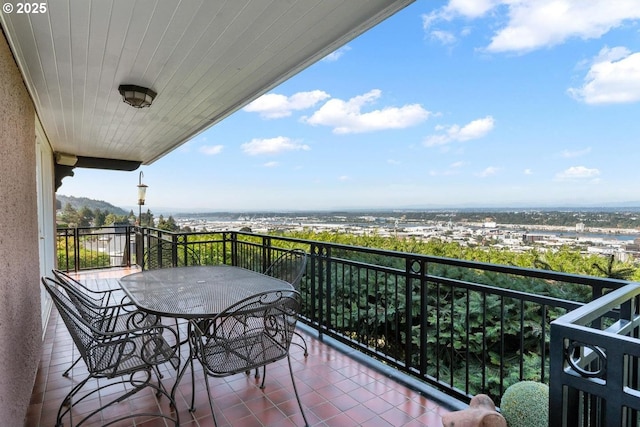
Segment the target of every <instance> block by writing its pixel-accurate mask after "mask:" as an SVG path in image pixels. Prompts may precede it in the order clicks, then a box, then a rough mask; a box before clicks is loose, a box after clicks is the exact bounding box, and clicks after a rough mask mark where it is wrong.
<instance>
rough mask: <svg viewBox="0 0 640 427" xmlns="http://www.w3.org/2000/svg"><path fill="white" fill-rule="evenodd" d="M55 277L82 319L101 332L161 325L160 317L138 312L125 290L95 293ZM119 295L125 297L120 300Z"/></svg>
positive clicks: (57, 274)
mask: <svg viewBox="0 0 640 427" xmlns="http://www.w3.org/2000/svg"><path fill="white" fill-rule="evenodd" d="M53 275H54V277H55V278H56V279H55V282H56V284H57V285H58V286H59V287H62V288H64V290H65V291H66V293H67V296H68V297H69V299H70V300H71V302H72V303H73V304H74V305H75V306H76V309H77V310H78V312H79V313H80V315H81V316H82V318H83V319H84V320H85V321H87V322H88V323H89V324H90V325H91V326H93V327H94V328H96V329H98V330H99V331H101V332H107V333H111V332H119V331H126V330H128V329H132V328H138V327H146V326H154V325H157V324H159V323H160V318H159V317H158V316H155V315H153V314H148V313H145V312H143V311H140V310H138V308H137V307H136V306H135V305H134V304H133V303H132V302H131V301H130V300H129V299H128V298H126V296H125V294H124V292H123V291H122V290H121V289H109V290H106V291H95V290H92V289H89V288H87V287H86V286H84V285H83V284H82V283H81V282H79V281H77V280H75V279H74V278H72V277H70V276H69V275H67V274H65V273H63V272H61V271H59V270H53ZM47 280H54V279H52V278H48V279H47ZM118 291H119V293H121V294H122V296H116V295H117V294H118ZM118 301H120V302H118ZM81 360H82V357H79V358H78V359H76V360H75V361H74V362H73V363H72V364H71V366H70V367H69V368H67V370H66V371H64V372H63V373H62V376H64V377H66V376H68V375H69V372H71V369H73V367H74V366H75V365H77V364H78V362H80V361H81Z"/></svg>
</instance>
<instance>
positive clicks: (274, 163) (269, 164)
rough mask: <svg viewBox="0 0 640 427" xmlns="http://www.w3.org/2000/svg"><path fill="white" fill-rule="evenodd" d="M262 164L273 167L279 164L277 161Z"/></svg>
mask: <svg viewBox="0 0 640 427" xmlns="http://www.w3.org/2000/svg"><path fill="white" fill-rule="evenodd" d="M262 166H264V167H265V168H275V167H277V166H280V163H278V162H267V163H265V164H264V165H262Z"/></svg>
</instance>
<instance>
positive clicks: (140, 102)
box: [118, 85, 157, 108]
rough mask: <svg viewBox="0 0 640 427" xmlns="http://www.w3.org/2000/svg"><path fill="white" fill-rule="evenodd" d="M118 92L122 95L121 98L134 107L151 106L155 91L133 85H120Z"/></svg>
mask: <svg viewBox="0 0 640 427" xmlns="http://www.w3.org/2000/svg"><path fill="white" fill-rule="evenodd" d="M118 92H120V95H122V100H123V101H124V102H125V103H126V104H129V105H131V106H132V107H134V108H145V107H149V106H151V103H152V102H153V99H154V98H155V97H156V95H157V94H156V93H155V92H154V91H152V90H151V89H148V88H146V87H142V86H135V85H120V86H119V87H118Z"/></svg>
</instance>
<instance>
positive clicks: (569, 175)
mask: <svg viewBox="0 0 640 427" xmlns="http://www.w3.org/2000/svg"><path fill="white" fill-rule="evenodd" d="M598 176H600V171H599V170H598V169H590V168H587V167H584V166H571V167H570V168H568V169H566V170H564V171H562V172H559V173H557V174H556V179H558V180H562V181H564V180H576V179H589V178H597V177H598Z"/></svg>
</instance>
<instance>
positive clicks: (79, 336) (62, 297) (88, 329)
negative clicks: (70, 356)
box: [42, 277, 98, 367]
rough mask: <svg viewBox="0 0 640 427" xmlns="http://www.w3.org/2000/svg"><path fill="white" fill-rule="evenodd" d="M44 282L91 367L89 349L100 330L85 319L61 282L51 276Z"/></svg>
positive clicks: (79, 349) (83, 357)
mask: <svg viewBox="0 0 640 427" xmlns="http://www.w3.org/2000/svg"><path fill="white" fill-rule="evenodd" d="M42 284H43V285H44V287H45V289H46V290H47V292H48V293H49V295H51V299H52V300H53V303H54V304H55V306H56V308H57V309H58V313H59V314H60V317H62V320H63V321H64V324H65V325H66V327H67V330H68V331H69V335H71V338H72V339H73V342H74V343H75V345H76V348H77V349H78V351H80V355H81V357H82V359H84V361H85V363H87V366H88V367H90V358H89V357H88V356H89V355H88V349H89V348H91V347H92V346H93V344H94V343H95V342H96V338H95V335H94V333H95V332H98V331H95V330H94V329H93V327H92V326H91V325H90V324H89V323H88V322H87V321H86V320H85V319H84V317H83V316H82V314H81V313H80V311H79V310H78V308H77V307H76V305H75V304H74V303H73V301H72V300H71V299H70V298H69V295H68V294H67V293H66V292H65V291H64V289H63V288H61V287H60V283H59V282H57V281H55V280H53V279H52V278H50V277H43V278H42Z"/></svg>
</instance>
